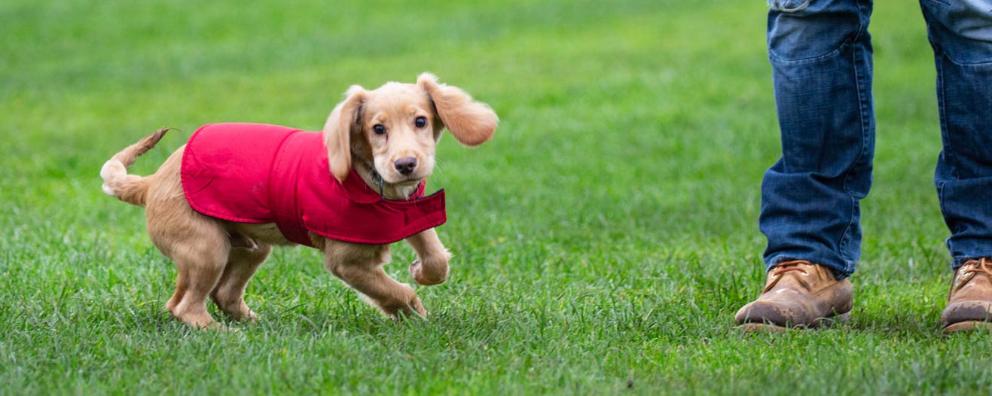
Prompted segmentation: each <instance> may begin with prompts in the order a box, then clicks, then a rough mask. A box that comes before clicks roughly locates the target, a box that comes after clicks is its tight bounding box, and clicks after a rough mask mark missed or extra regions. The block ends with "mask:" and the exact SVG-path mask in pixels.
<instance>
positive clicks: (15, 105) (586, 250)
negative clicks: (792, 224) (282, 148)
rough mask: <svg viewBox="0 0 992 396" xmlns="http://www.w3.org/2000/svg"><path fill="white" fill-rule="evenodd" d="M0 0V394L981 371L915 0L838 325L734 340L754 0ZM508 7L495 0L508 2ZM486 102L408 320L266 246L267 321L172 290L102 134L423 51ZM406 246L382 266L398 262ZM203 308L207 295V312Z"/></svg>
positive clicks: (287, 110) (618, 385)
mask: <svg viewBox="0 0 992 396" xmlns="http://www.w3.org/2000/svg"><path fill="white" fill-rule="evenodd" d="M396 3H397V2H390V1H371V2H369V1H349V2H337V4H335V5H327V4H325V3H324V2H319V1H310V2H294V3H293V4H291V5H290V4H287V3H284V2H279V1H260V2H252V3H251V5H250V6H249V5H246V4H245V3H241V2H234V1H227V2H219V1H218V2H201V1H147V2H140V4H132V2H124V1H102V2H92V1H81V0H78V1H77V0H74V1H52V2H45V4H42V3H39V2H34V1H28V0H7V1H4V2H2V4H0V136H2V146H0V169H2V172H3V173H2V177H0V202H3V203H4V204H3V205H2V207H0V230H2V231H0V232H2V234H0V236H2V238H0V394H53V393H76V394H100V393H116V394H134V393H152V394H159V393H168V394H174V393H208V394H215V393H220V394H242V393H246V392H247V393H377V394H382V393H385V394H435V393H476V394H496V393H506V394H523V393H526V394H531V393H562V394H573V393H578V394H604V393H605V394H614V393H632V394H658V393H668V392H671V393H683V392H684V393H697V392H721V393H722V392H727V393H772V394H795V393H800V392H802V393H817V394H827V393H829V394H834V393H838V392H840V393H862V392H868V393H906V392H911V393H935V392H948V393H950V392H955V393H956V392H966V393H980V394H987V393H988V392H989V390H990V387H992V376H990V375H989V374H992V357H990V354H989V347H990V346H992V342H990V341H989V335H988V334H971V335H962V336H955V337H950V338H945V337H942V336H941V335H940V331H939V323H938V322H939V314H940V311H941V309H942V308H943V306H944V302H945V298H946V293H947V286H948V283H949V281H950V271H949V269H948V268H949V267H948V261H949V257H948V254H947V253H946V251H945V249H944V248H943V243H942V241H943V239H944V238H945V237H946V235H947V231H946V229H945V227H944V225H943V222H942V220H941V218H940V215H939V208H938V205H937V201H936V197H935V193H934V188H933V183H932V181H931V178H932V174H933V171H932V169H933V167H934V163H935V161H936V156H937V152H938V150H939V132H938V123H937V116H936V115H937V111H936V103H935V99H934V95H933V91H934V82H933V80H934V71H933V66H932V56H931V52H930V49H929V47H928V45H927V43H926V36H925V29H924V25H923V22H922V17H921V16H920V11H919V9H918V6H917V5H916V4H914V3H913V2H895V1H885V2H878V4H877V5H876V17H875V20H874V30H873V33H874V37H875V45H876V53H877V56H876V70H877V76H876V77H877V78H876V83H875V88H876V92H875V94H876V99H877V107H878V125H879V126H878V152H877V157H876V160H877V162H876V173H875V185H874V188H873V192H872V194H871V195H870V197H869V198H868V199H867V200H865V201H864V205H863V211H864V227H865V243H864V255H863V262H862V263H861V267H860V270H859V272H858V273H857V274H856V275H855V276H854V277H853V281H854V284H855V293H856V307H855V310H854V312H853V319H852V321H851V322H850V323H849V324H847V325H844V326H841V327H838V328H834V329H829V330H823V331H815V332H814V331H796V332H790V333H786V334H781V335H758V336H745V335H742V334H740V333H739V332H738V331H736V330H735V329H734V327H733V314H734V312H735V311H736V310H737V308H738V307H740V306H741V305H742V304H744V303H745V302H747V301H748V300H750V299H752V298H753V297H755V296H756V295H757V293H758V292H759V288H760V286H761V283H762V282H763V277H764V275H763V271H762V267H761V265H760V261H761V260H760V257H761V250H762V249H763V247H764V239H763V237H762V235H761V234H760V233H759V232H758V230H757V216H758V209H759V183H760V180H761V175H762V173H763V171H764V169H765V168H766V167H767V166H769V165H770V164H771V163H772V162H773V161H774V160H775V159H776V157H777V151H778V149H779V144H778V132H777V128H776V123H775V118H774V102H773V98H772V93H771V77H770V67H769V66H768V63H767V59H766V56H765V49H764V48H765V47H764V26H765V5H764V3H765V2H764V1H760V0H756V1H727V0H698V1H674V0H644V1H616V2H609V3H611V4H610V5H608V6H607V5H604V4H602V3H601V2H596V1H584V0H583V1H553V2H532V1H524V0H507V1H500V2H483V1H479V2H478V4H469V3H470V2H449V1H441V0H431V1H421V2H417V3H418V4H417V6H416V7H401V6H398V5H397V4H396ZM496 3H498V4H496ZM425 70H429V71H433V72H435V73H436V74H438V75H439V76H440V77H441V79H442V81H446V82H449V83H452V84H455V85H459V86H461V87H463V88H465V89H467V90H468V91H469V92H471V93H472V94H473V95H475V96H476V97H477V98H479V99H481V100H483V101H486V102H488V103H490V104H491V105H492V106H493V107H494V108H495V109H496V110H497V112H498V113H499V114H500V116H501V118H502V120H503V121H502V124H501V127H500V129H499V131H498V132H497V135H496V138H495V140H494V141H493V142H491V143H489V144H487V145H484V146H482V147H480V148H478V149H474V150H466V149H463V148H461V147H460V146H458V145H457V143H455V141H454V139H451V138H450V137H448V138H445V139H442V142H441V146H440V147H439V168H438V170H437V172H436V173H435V176H434V177H433V178H432V179H431V189H436V188H440V187H444V188H445V189H446V190H447V192H448V208H449V210H448V215H449V221H448V223H447V224H446V225H444V226H443V227H441V228H440V229H439V231H440V234H441V237H442V239H443V240H444V241H445V242H446V244H447V245H448V247H449V248H450V249H451V250H452V251H453V252H454V254H455V259H454V260H453V262H452V277H451V279H450V281H449V282H448V283H447V284H445V285H442V286H438V287H431V288H423V287H421V288H419V289H418V292H419V293H420V296H421V298H422V300H423V302H424V304H425V305H426V306H427V308H428V309H429V310H430V311H431V317H430V320H429V321H426V322H423V321H407V322H400V323H394V322H391V321H389V320H387V319H385V318H383V317H381V316H380V315H379V314H378V313H377V312H376V311H374V310H373V309H371V308H369V307H367V306H366V305H364V304H363V303H362V302H360V301H359V300H358V298H356V296H355V293H353V292H352V291H351V290H349V289H348V288H346V287H345V286H344V285H343V284H342V283H341V282H340V281H338V280H337V279H335V278H334V277H333V276H331V275H330V274H328V273H327V272H326V271H325V270H324V269H323V266H322V265H321V262H320V257H319V255H318V254H317V253H316V252H315V251H310V250H307V249H305V248H286V249H281V250H278V251H277V252H276V253H275V254H274V255H273V256H272V257H271V258H270V259H269V261H268V262H267V264H266V265H265V266H263V267H262V269H261V270H260V271H259V273H258V275H257V276H256V277H255V278H254V281H253V282H252V283H251V284H250V286H249V290H248V296H247V299H248V304H249V305H251V306H252V308H253V309H254V310H255V311H256V312H258V313H259V315H260V316H261V321H260V323H258V324H257V325H253V326H252V325H240V324H232V326H234V327H237V328H239V329H240V330H241V331H238V332H211V331H193V330H190V329H187V328H186V327H184V326H183V325H181V324H179V323H178V322H176V321H174V320H173V319H171V318H170V317H169V315H168V314H167V313H166V312H165V311H164V309H163V304H164V303H165V300H166V299H167V298H168V297H169V295H170V293H171V290H172V286H173V279H174V272H175V270H174V267H173V266H172V264H171V263H170V262H168V261H167V260H166V259H165V258H164V257H163V256H162V255H161V254H159V252H158V251H157V250H155V248H154V247H153V246H152V244H151V243H150V241H149V239H148V236H147V235H146V233H145V230H144V216H143V213H142V211H141V209H139V208H135V207H132V206H128V205H125V204H122V203H119V202H117V201H116V200H114V199H112V198H109V197H107V196H105V195H103V194H102V193H101V191H100V183H101V182H100V180H99V178H98V176H97V172H98V170H99V168H100V166H101V165H102V163H103V162H104V161H105V160H106V159H107V158H109V156H110V155H111V154H112V153H114V152H116V151H117V150H119V149H120V148H122V147H124V146H125V145H127V144H130V143H131V142H134V141H135V140H136V139H137V138H139V137H141V136H143V135H145V134H147V133H149V132H150V131H153V130H154V129H156V128H158V127H161V126H174V127H177V128H179V129H180V132H179V133H174V134H173V135H170V136H169V137H167V138H166V139H165V140H164V141H163V143H162V144H160V147H158V148H156V149H155V150H154V151H152V152H150V153H149V154H147V155H146V156H145V157H143V158H142V159H141V160H140V161H139V162H138V164H137V165H136V166H135V167H134V168H133V169H134V171H135V172H136V173H139V174H146V173H149V172H151V171H153V170H154V169H155V168H156V167H157V166H158V164H159V163H161V161H163V160H164V159H165V158H166V156H167V155H168V153H169V152H171V151H172V150H174V149H175V148H176V147H178V146H179V145H181V144H182V143H183V142H184V140H185V138H186V137H188V136H189V134H190V133H191V132H192V131H193V130H194V129H195V128H196V127H197V126H198V125H200V124H202V123H207V122H216V121H255V122H268V123H277V124H285V125H293V126H297V127H301V128H308V129H318V128H319V127H320V126H321V125H322V124H323V121H324V118H325V117H326V115H327V113H328V112H329V111H330V109H331V107H332V106H333V105H334V104H335V103H336V102H337V101H338V100H339V98H340V97H341V94H342V92H344V90H345V89H346V88H347V87H348V85H350V84H353V83H359V84H363V85H365V86H366V87H376V86H378V85H379V84H381V83H383V82H385V81H388V80H400V81H408V82H409V81H413V79H414V78H415V77H416V75H417V74H418V73H419V72H421V71H425ZM412 257H413V254H412V252H411V250H410V249H409V248H407V247H406V246H400V245H397V246H396V248H395V249H394V252H393V263H392V264H391V265H389V266H388V267H387V271H388V272H390V273H392V274H394V275H395V276H396V277H397V278H399V279H400V280H401V281H404V282H411V281H412V280H411V279H410V276H409V274H407V272H406V267H407V264H409V262H410V261H411V260H412ZM214 312H216V311H214Z"/></svg>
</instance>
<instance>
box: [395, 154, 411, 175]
mask: <svg viewBox="0 0 992 396" xmlns="http://www.w3.org/2000/svg"><path fill="white" fill-rule="evenodd" d="M393 166H395V167H396V171H397V172H399V173H400V174H403V175H409V174H411V173H413V170H414V169H416V168H417V159H416V158H413V157H406V158H400V159H398V160H396V162H394V163H393Z"/></svg>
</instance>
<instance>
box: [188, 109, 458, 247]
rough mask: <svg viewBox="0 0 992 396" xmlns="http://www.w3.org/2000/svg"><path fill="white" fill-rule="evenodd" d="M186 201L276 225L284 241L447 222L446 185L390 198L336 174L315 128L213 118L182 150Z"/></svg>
mask: <svg viewBox="0 0 992 396" xmlns="http://www.w3.org/2000/svg"><path fill="white" fill-rule="evenodd" d="M181 175H182V185H183V192H185V194H186V200H187V201H189V204H190V206H191V207H193V209H194V210H196V211H197V212H200V213H201V214H204V215H207V216H210V217H216V218H218V219H224V220H228V221H234V222H238V223H275V224H276V225H277V226H278V227H279V231H280V232H282V234H283V235H284V236H285V237H286V239H288V240H290V241H293V242H295V243H298V244H301V245H307V246H312V245H313V243H312V242H311V240H310V236H309V234H308V232H312V233H314V234H317V235H320V236H322V237H325V238H328V239H333V240H338V241H344V242H352V243H364V244H376V245H380V244H387V243H392V242H396V241H398V240H401V239H404V238H406V237H409V236H411V235H413V234H416V233H418V232H421V231H424V230H426V229H429V228H434V227H437V226H439V225H441V224H444V222H445V220H446V219H447V218H446V214H445V211H444V190H441V191H438V192H437V193H435V194H433V195H431V196H428V197H424V196H423V195H424V183H423V182H422V183H421V184H420V186H419V187H418V188H417V191H416V192H415V193H413V195H412V196H411V197H410V199H409V200H385V199H383V198H382V197H381V196H380V195H379V194H378V193H377V192H376V191H374V190H372V189H371V188H370V187H369V186H368V185H367V184H365V182H364V181H363V180H362V178H361V176H359V175H358V174H357V173H355V171H354V170H352V171H351V173H350V174H349V176H348V178H347V179H345V182H344V183H340V182H338V180H337V179H335V178H334V177H333V176H331V172H330V168H329V167H328V162H327V149H326V148H325V146H324V140H323V136H322V135H321V134H320V133H318V132H304V131H301V130H298V129H292V128H288V127H283V126H277V125H263V124H235V123H231V124H210V125H204V126H202V127H200V129H197V130H196V132H195V133H193V136H192V137H190V139H189V142H188V143H186V149H185V151H183V161H182V171H181Z"/></svg>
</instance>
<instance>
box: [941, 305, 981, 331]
mask: <svg viewBox="0 0 992 396" xmlns="http://www.w3.org/2000/svg"><path fill="white" fill-rule="evenodd" d="M941 320H943V322H944V324H945V326H947V325H950V324H954V323H958V322H970V321H981V322H988V321H992V303H990V302H989V301H959V302H955V303H952V304H948V305H947V308H946V309H944V313H943V314H941Z"/></svg>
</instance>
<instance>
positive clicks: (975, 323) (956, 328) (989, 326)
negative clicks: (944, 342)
mask: <svg viewBox="0 0 992 396" xmlns="http://www.w3.org/2000/svg"><path fill="white" fill-rule="evenodd" d="M976 330H985V331H988V330H992V323H990V322H985V321H981V320H969V321H965V322H957V323H951V324H949V325H947V326H944V334H945V335H947V334H954V333H962V332H969V331H976Z"/></svg>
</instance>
